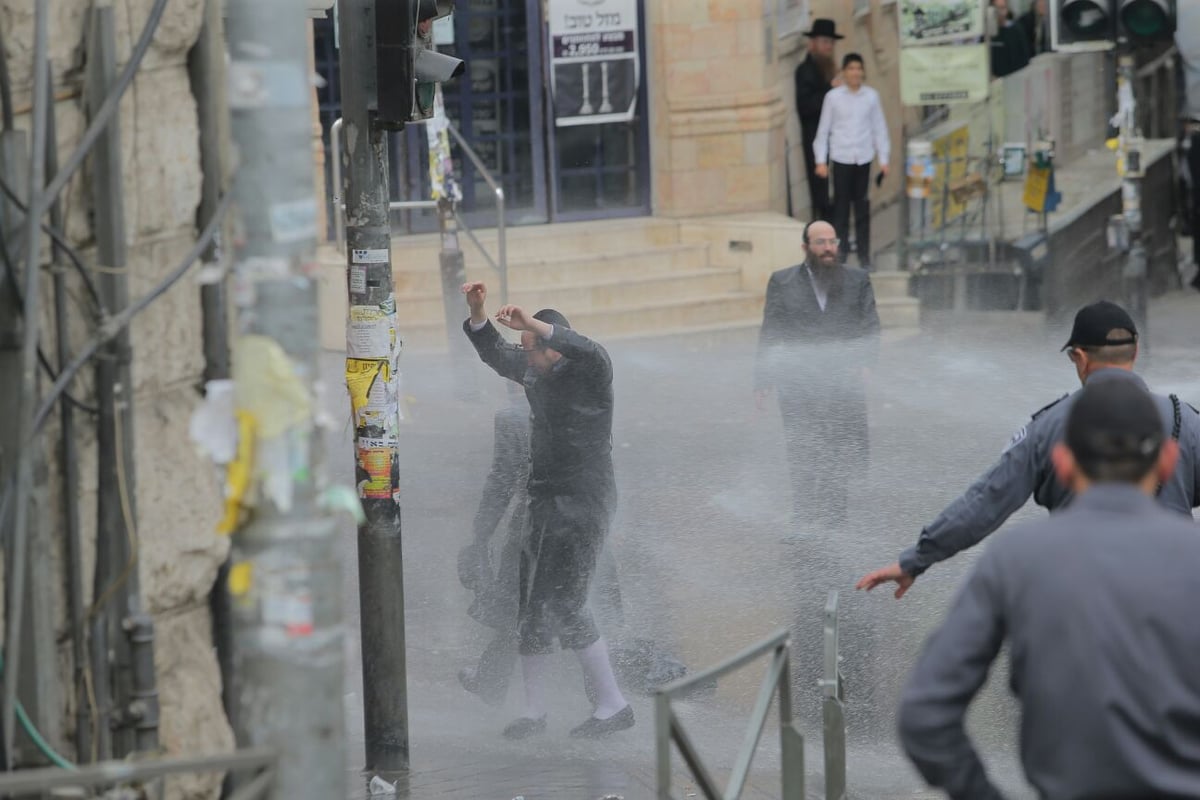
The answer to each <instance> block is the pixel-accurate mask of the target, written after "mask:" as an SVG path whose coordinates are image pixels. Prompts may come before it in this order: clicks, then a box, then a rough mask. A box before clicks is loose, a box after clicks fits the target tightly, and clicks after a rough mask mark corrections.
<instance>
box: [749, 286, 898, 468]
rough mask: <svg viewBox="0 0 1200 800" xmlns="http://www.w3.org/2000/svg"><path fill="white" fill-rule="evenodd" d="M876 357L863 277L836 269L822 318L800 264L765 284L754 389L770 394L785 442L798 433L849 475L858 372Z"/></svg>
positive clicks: (853, 463) (861, 415)
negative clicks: (773, 396) (770, 391)
mask: <svg viewBox="0 0 1200 800" xmlns="http://www.w3.org/2000/svg"><path fill="white" fill-rule="evenodd" d="M878 349H879V314H878V312H876V310H875V292H874V290H872V288H871V278H870V275H869V274H868V273H867V271H866V270H863V269H858V268H856V267H846V266H842V267H838V270H837V272H836V273H835V277H834V279H833V281H832V282H831V285H830V287H829V291H828V296H827V299H826V303H825V310H824V311H822V310H821V306H820V303H819V302H818V301H817V294H816V291H815V290H814V289H813V284H812V280H811V279H810V278H809V274H808V270H807V268H806V267H805V265H804V264H800V265H798V266H795V267H788V268H787V269H781V270H779V271H777V272H776V273H774V274H773V275H772V276H771V280H770V282H769V283H768V284H767V298H766V304H765V306H764V308H763V322H762V330H761V332H760V333H759V337H758V360H757V365H756V369H755V388H758V389H768V388H773V389H775V390H776V391H777V393H778V396H779V406H780V411H781V412H782V413H783V423H784V427H785V428H786V429H788V430H790V431H791V433H789V434H788V437H789V441H790V440H791V439H792V438H794V436H795V434H796V432H797V431H803V432H804V433H803V436H804V441H805V443H806V444H805V447H806V448H813V452H821V453H824V458H826V459H829V458H836V459H838V460H839V462H844V465H845V466H847V467H849V468H852V469H860V470H861V469H863V468H865V466H866V459H867V439H868V435H867V399H866V392H865V391H864V390H863V383H862V370H863V368H864V367H868V366H871V365H872V364H874V363H875V359H876V356H877V354H878ZM793 455H794V456H795V457H797V458H798V457H799V455H798V454H793ZM830 463H831V462H830Z"/></svg>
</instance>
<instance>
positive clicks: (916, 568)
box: [900, 368, 1200, 575]
mask: <svg viewBox="0 0 1200 800" xmlns="http://www.w3.org/2000/svg"><path fill="white" fill-rule="evenodd" d="M1088 380H1089V381H1106V380H1128V381H1134V382H1136V383H1137V384H1138V385H1139V386H1141V387H1142V388H1143V389H1144V388H1146V384H1145V383H1144V382H1143V381H1142V379H1141V378H1140V377H1138V376H1137V375H1135V374H1134V373H1132V372H1130V371H1129V370H1124V369H1117V368H1107V369H1101V370H1097V371H1096V372H1093V373H1092V374H1091V375H1090V376H1088ZM1078 396H1079V392H1075V393H1074V394H1071V395H1067V396H1065V397H1063V398H1062V399H1061V400H1059V401H1058V402H1055V403H1052V404H1051V405H1049V406H1047V407H1046V408H1044V409H1042V410H1041V411H1039V412H1038V413H1036V414H1034V415H1033V418H1032V419H1031V420H1030V421H1029V423H1028V424H1027V425H1025V426H1024V427H1022V428H1021V429H1020V430H1019V431H1017V433H1016V434H1015V435H1014V436H1013V438H1012V440H1011V441H1010V442H1009V445H1008V447H1007V448H1006V449H1005V451H1004V453H1003V454H1002V455H1001V456H1000V460H999V461H997V462H996V463H995V464H994V465H992V467H991V469H989V470H988V471H987V472H985V473H983V475H981V476H980V477H979V478H978V479H977V480H976V481H975V483H973V484H971V487H970V488H969V489H967V491H966V492H964V493H963V495H962V496H961V497H959V498H958V499H957V500H955V501H954V502H952V503H951V504H950V505H948V506H946V509H945V510H944V511H942V513H941V514H939V515H938V516H937V518H936V519H935V520H934V521H933V522H931V523H930V524H929V526H928V527H926V528H925V529H924V530H923V531H921V536H920V538H919V539H918V540H917V544H916V545H915V546H913V547H910V548H908V549H907V550H905V551H904V552H903V553H901V554H900V568H901V569H903V570H904V571H905V572H906V573H908V574H909V575H920V574H921V573H922V572H924V571H925V570H927V569H929V567H931V566H933V565H934V564H936V563H938V562H939V561H945V560H946V559H947V558H950V557H951V556H953V555H954V554H956V553H958V552H961V551H963V550H966V549H967V548H968V547H971V546H973V545H975V544H978V543H979V542H980V541H982V540H983V539H984V537H986V536H987V535H988V534H990V533H992V532H993V531H995V530H996V529H997V528H999V527H1000V526H1001V525H1003V524H1004V521H1005V520H1007V519H1008V518H1009V517H1011V516H1012V515H1013V514H1014V513H1015V512H1016V511H1017V509H1019V508H1020V507H1021V506H1023V505H1025V502H1026V501H1027V500H1029V498H1030V496H1031V495H1032V496H1033V499H1034V501H1035V502H1036V503H1037V504H1038V505H1039V506H1043V507H1044V508H1047V509H1049V510H1051V511H1053V510H1054V509H1056V508H1059V507H1060V506H1064V505H1066V504H1067V503H1068V502H1069V501H1070V499H1071V493H1070V492H1068V491H1067V490H1066V489H1065V488H1064V487H1063V486H1061V485H1060V484H1059V483H1058V479H1057V478H1055V477H1054V468H1053V466H1052V465H1051V463H1050V450H1051V449H1052V448H1053V447H1054V445H1055V444H1056V443H1057V442H1061V441H1062V438H1063V433H1064V431H1065V430H1066V425H1067V415H1068V414H1069V413H1070V411H1071V406H1072V404H1073V403H1074V402H1075V398H1076V397H1078ZM1154 401H1155V403H1157V404H1158V408H1159V411H1160V412H1161V414H1162V417H1163V429H1164V430H1165V431H1166V432H1167V435H1170V434H1171V433H1172V429H1173V427H1174V418H1175V409H1174V407H1173V404H1172V402H1171V399H1170V398H1169V397H1167V396H1165V395H1158V394H1156V395H1154ZM1179 414H1180V419H1179V421H1180V426H1179V466H1178V467H1176V469H1175V473H1174V475H1172V476H1171V480H1169V481H1168V482H1167V483H1166V484H1164V485H1163V488H1162V492H1161V493H1160V494H1159V496H1158V500H1159V502H1160V503H1162V505H1163V506H1165V507H1166V508H1169V509H1171V510H1173V511H1178V512H1179V513H1181V514H1186V515H1188V516H1189V517H1190V516H1191V514H1192V509H1193V508H1195V507H1196V506H1197V505H1200V414H1198V413H1197V412H1196V410H1195V409H1194V408H1192V407H1191V406H1189V405H1188V404H1186V403H1182V402H1181V403H1179Z"/></svg>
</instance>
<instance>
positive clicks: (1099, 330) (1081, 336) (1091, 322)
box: [1062, 300, 1138, 350]
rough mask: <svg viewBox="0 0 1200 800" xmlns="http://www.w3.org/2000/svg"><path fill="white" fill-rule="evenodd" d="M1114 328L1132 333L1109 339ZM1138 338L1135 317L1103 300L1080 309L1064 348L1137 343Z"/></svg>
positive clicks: (1114, 304)
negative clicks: (1123, 336) (1120, 337)
mask: <svg viewBox="0 0 1200 800" xmlns="http://www.w3.org/2000/svg"><path fill="white" fill-rule="evenodd" d="M1114 330H1125V331H1129V333H1130V335H1129V336H1127V337H1125V338H1123V339H1109V338H1108V334H1109V332H1110V331H1114ZM1137 340H1138V332H1137V326H1136V325H1134V324H1133V317H1131V316H1129V313H1128V312H1127V311H1126V310H1125V309H1123V308H1121V307H1120V306H1119V305H1117V304H1116V303H1110V302H1109V301H1107V300H1101V301H1099V302H1097V303H1092V304H1091V305H1088V306H1084V307H1083V308H1081V309H1079V313H1078V314H1076V315H1075V324H1074V325H1073V326H1072V327H1071V338H1070V339H1067V343H1066V344H1064V345H1063V347H1062V349H1063V350H1066V349H1068V348H1070V347H1107V346H1111V345H1122V344H1135V343H1137Z"/></svg>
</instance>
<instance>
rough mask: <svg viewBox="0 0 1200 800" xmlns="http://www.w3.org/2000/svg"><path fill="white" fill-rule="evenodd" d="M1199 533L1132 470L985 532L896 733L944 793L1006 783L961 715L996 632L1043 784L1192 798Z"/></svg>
mask: <svg viewBox="0 0 1200 800" xmlns="http://www.w3.org/2000/svg"><path fill="white" fill-rule="evenodd" d="M1197 597H1200V536H1197V531H1196V525H1195V523H1193V522H1191V521H1190V520H1186V519H1184V518H1182V517H1180V516H1179V515H1178V514H1176V513H1174V512H1171V511H1167V510H1166V509H1164V508H1162V506H1161V505H1159V504H1157V503H1155V502H1154V501H1153V500H1152V499H1151V498H1149V497H1147V496H1146V495H1144V494H1142V493H1140V492H1139V491H1138V490H1137V489H1136V488H1135V487H1133V486H1129V485H1116V484H1104V485H1097V486H1095V487H1093V488H1092V489H1091V490H1090V491H1088V492H1086V493H1084V494H1083V495H1080V497H1079V498H1078V499H1077V500H1076V501H1075V502H1074V503H1072V505H1071V508H1069V509H1066V510H1064V511H1062V512H1059V513H1057V514H1053V515H1051V516H1050V517H1049V518H1048V519H1045V520H1041V521H1038V522H1035V523H1031V524H1028V525H1024V526H1021V527H1018V528H1014V529H1013V530H1011V531H1009V532H1008V533H1006V534H1005V535H1004V536H1003V537H1001V538H999V539H998V540H997V541H995V542H994V543H992V545H991V546H990V547H989V548H988V550H987V552H985V553H984V554H983V556H982V557H980V559H979V562H978V564H977V565H976V567H975V571H974V572H973V574H972V575H971V576H970V577H969V578H968V579H967V582H966V584H965V585H964V586H963V588H962V589H961V591H960V592H959V595H958V598H957V600H956V601H955V603H954V605H953V606H952V607H951V609H950V612H949V613H948V614H947V616H946V620H945V622H944V623H943V624H942V627H941V628H940V629H939V630H938V631H936V632H935V633H934V634H933V635H932V636H931V637H930V639H929V641H928V642H927V643H926V645H925V650H924V652H923V653H922V655H921V657H920V659H919V660H918V661H917V664H916V667H915V668H914V670H913V674H912V677H911V679H910V681H909V684H908V687H907V688H906V690H905V692H904V695H903V699H902V701H901V706H900V719H899V723H900V739H901V743H902V744H903V746H904V749H905V751H906V752H907V753H908V755H909V757H910V758H911V759H912V760H913V762H914V763H915V764H916V766H917V769H918V770H920V772H921V774H922V775H923V776H924V777H925V779H926V780H927V781H929V782H930V783H931V784H933V785H935V786H939V787H941V788H943V789H945V790H946V791H947V793H948V794H949V795H950V797H951V798H970V799H971V800H988V798H997V797H1000V794H999V793H998V792H997V790H996V789H995V787H993V786H992V785H991V784H990V782H989V781H988V778H987V776H986V774H985V772H984V768H983V764H982V763H980V761H979V758H978V755H977V754H976V752H975V750H974V748H973V747H972V745H971V742H970V740H969V739H968V738H967V735H966V731H965V729H964V727H963V718H964V716H965V714H966V711H967V706H968V705H969V704H970V702H971V699H972V698H973V697H974V695H975V693H976V692H977V691H978V690H979V688H980V687H981V686H982V685H983V683H984V681H985V680H986V679H987V674H988V670H989V668H990V667H991V665H992V661H993V660H994V659H995V658H996V655H997V653H998V652H999V651H1000V646H1001V644H1002V643H1003V641H1004V640H1005V639H1007V640H1008V642H1009V645H1010V653H1009V655H1010V670H1011V688H1012V691H1013V693H1014V694H1015V695H1016V696H1017V698H1018V699H1019V700H1020V702H1021V761H1022V764H1023V765H1024V768H1025V775H1026V777H1027V778H1028V780H1029V782H1030V783H1031V784H1033V786H1034V787H1036V788H1037V789H1038V791H1039V793H1040V796H1041V797H1043V798H1052V800H1097V799H1098V798H1106V799H1108V800H1112V799H1113V798H1135V797H1136V798H1151V797H1153V798H1155V800H1166V798H1185V797H1187V798H1195V797H1200V625H1198V624H1197V622H1196V613H1195V608H1196V598H1197Z"/></svg>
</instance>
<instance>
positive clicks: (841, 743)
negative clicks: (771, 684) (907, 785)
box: [821, 591, 846, 800]
mask: <svg viewBox="0 0 1200 800" xmlns="http://www.w3.org/2000/svg"><path fill="white" fill-rule="evenodd" d="M838 602H839V601H838V593H837V592H836V591H832V592H830V593H829V597H828V599H827V600H826V601H825V676H824V677H823V678H822V679H821V693H822V694H823V695H824V696H825V699H824V702H823V704H822V709H821V711H822V717H823V723H824V729H825V730H824V733H825V800H845V797H846V713H845V708H844V704H843V701H844V700H845V694H846V687H845V682H844V681H843V679H842V665H841V662H842V657H841V655H840V651H839V643H838Z"/></svg>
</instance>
